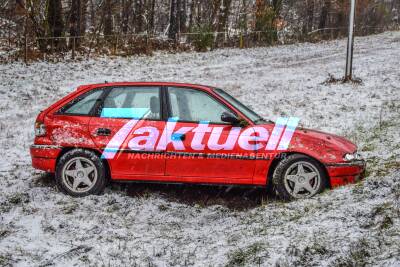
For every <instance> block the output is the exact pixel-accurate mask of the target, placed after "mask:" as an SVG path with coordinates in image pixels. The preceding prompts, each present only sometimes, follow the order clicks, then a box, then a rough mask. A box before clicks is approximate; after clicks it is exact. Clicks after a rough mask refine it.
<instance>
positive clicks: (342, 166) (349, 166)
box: [325, 160, 366, 187]
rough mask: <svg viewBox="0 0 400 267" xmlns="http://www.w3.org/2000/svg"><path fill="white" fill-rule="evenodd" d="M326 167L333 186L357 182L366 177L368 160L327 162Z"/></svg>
mask: <svg viewBox="0 0 400 267" xmlns="http://www.w3.org/2000/svg"><path fill="white" fill-rule="evenodd" d="M325 166H326V169H327V171H328V175H329V178H330V184H331V187H338V186H341V185H345V184H349V183H356V182H358V181H359V180H361V179H362V178H363V177H364V174H365V169H366V162H365V161H364V160H355V161H351V162H344V163H332V164H326V165H325Z"/></svg>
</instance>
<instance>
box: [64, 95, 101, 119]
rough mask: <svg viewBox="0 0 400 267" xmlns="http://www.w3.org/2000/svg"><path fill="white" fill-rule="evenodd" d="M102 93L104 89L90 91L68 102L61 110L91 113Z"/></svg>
mask: <svg viewBox="0 0 400 267" xmlns="http://www.w3.org/2000/svg"><path fill="white" fill-rule="evenodd" d="M102 93H103V90H93V91H89V92H87V93H85V94H83V95H82V96H78V97H77V98H75V99H74V100H73V101H72V102H70V103H68V104H67V105H66V106H64V107H63V108H62V109H61V110H60V112H61V113H64V114H71V115H89V113H90V111H91V110H92V108H93V106H94V105H95V104H96V101H97V100H98V99H99V98H100V96H101V94H102Z"/></svg>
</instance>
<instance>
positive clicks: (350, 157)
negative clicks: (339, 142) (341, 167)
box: [343, 151, 363, 161]
mask: <svg viewBox="0 0 400 267" xmlns="http://www.w3.org/2000/svg"><path fill="white" fill-rule="evenodd" d="M343 159H344V160H345V161H353V160H362V159H363V158H362V156H361V155H360V154H359V153H358V152H357V151H356V152H354V153H353V154H350V153H348V154H345V155H344V157H343Z"/></svg>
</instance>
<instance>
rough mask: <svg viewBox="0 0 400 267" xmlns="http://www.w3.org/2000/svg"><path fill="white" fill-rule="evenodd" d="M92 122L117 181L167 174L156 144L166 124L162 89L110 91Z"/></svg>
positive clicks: (97, 141)
mask: <svg viewBox="0 0 400 267" xmlns="http://www.w3.org/2000/svg"><path fill="white" fill-rule="evenodd" d="M108 90H110V91H109V93H108V94H107V95H106V96H105V98H104V101H103V103H102V104H101V106H100V107H99V108H98V117H94V118H93V119H91V121H90V123H89V131H90V133H91V135H92V138H93V140H94V142H95V143H96V145H97V147H99V148H100V149H101V150H102V151H103V155H102V157H103V158H105V159H107V160H108V162H109V165H110V168H111V176H112V178H113V179H135V176H138V175H139V176H142V175H160V176H163V175H164V171H165V158H164V157H160V156H158V155H156V153H158V152H164V151H163V150H161V151H158V150H157V149H156V148H155V143H156V141H157V140H158V135H159V133H160V132H162V131H163V129H164V127H165V122H164V121H163V120H162V116H161V100H160V99H161V97H160V96H161V93H160V88H159V87H146V86H141V87H139V86H137V87H134V86H130V87H114V88H110V89H108Z"/></svg>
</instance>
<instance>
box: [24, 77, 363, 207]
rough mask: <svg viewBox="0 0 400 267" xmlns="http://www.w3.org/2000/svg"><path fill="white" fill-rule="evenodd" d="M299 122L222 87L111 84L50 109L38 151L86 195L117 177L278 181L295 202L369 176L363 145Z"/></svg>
mask: <svg viewBox="0 0 400 267" xmlns="http://www.w3.org/2000/svg"><path fill="white" fill-rule="evenodd" d="M288 120H289V122H288ZM282 121H283V123H282ZM293 126H294V125H290V119H285V118H283V119H282V120H281V123H278V122H276V123H274V122H272V121H268V120H264V119H263V118H262V117H260V116H259V115H257V114H256V113H255V112H253V111H252V110H251V109H249V108H248V107H246V106H245V105H243V104H242V103H240V102H239V101H238V100H236V99H235V98H233V97H232V96H230V95H229V94H227V93H226V92H225V91H223V90H221V89H218V88H213V87H209V86H202V85H195V84H181V83H169V82H124V83H104V84H94V85H84V86H80V87H78V89H77V90H76V91H74V92H72V93H71V94H69V95H67V96H66V97H64V98H63V99H61V100H59V101H57V102H56V103H54V104H53V105H51V106H50V107H49V108H47V109H46V110H44V111H42V112H41V113H40V114H39V115H38V117H37V119H36V122H35V141H34V145H32V146H31V148H30V152H31V156H32V165H33V167H34V168H37V169H40V170H44V171H47V172H51V173H55V177H56V180H57V184H58V186H59V187H60V188H61V189H62V191H64V192H66V193H68V194H70V195H72V196H77V197H79V196H86V195H89V194H98V193H101V192H102V191H103V189H104V188H105V186H106V184H107V181H109V180H112V181H142V182H143V181H146V182H167V183H171V182H172V183H202V184H226V185H252V186H274V188H275V190H276V191H277V192H278V194H279V195H280V196H281V197H282V198H284V199H294V198H305V197H311V196H313V195H315V194H317V193H319V192H321V191H322V190H323V189H325V188H327V187H335V186H338V185H343V184H346V183H350V182H355V181H357V180H358V179H359V178H360V177H361V175H362V173H363V171H364V169H365V162H364V160H363V159H362V158H361V156H360V155H359V154H358V153H357V147H356V146H355V145H354V144H352V143H351V142H350V141H348V140H346V139H344V138H342V137H339V136H336V135H332V134H327V133H323V132H319V131H315V130H309V129H302V128H295V126H294V127H293Z"/></svg>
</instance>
